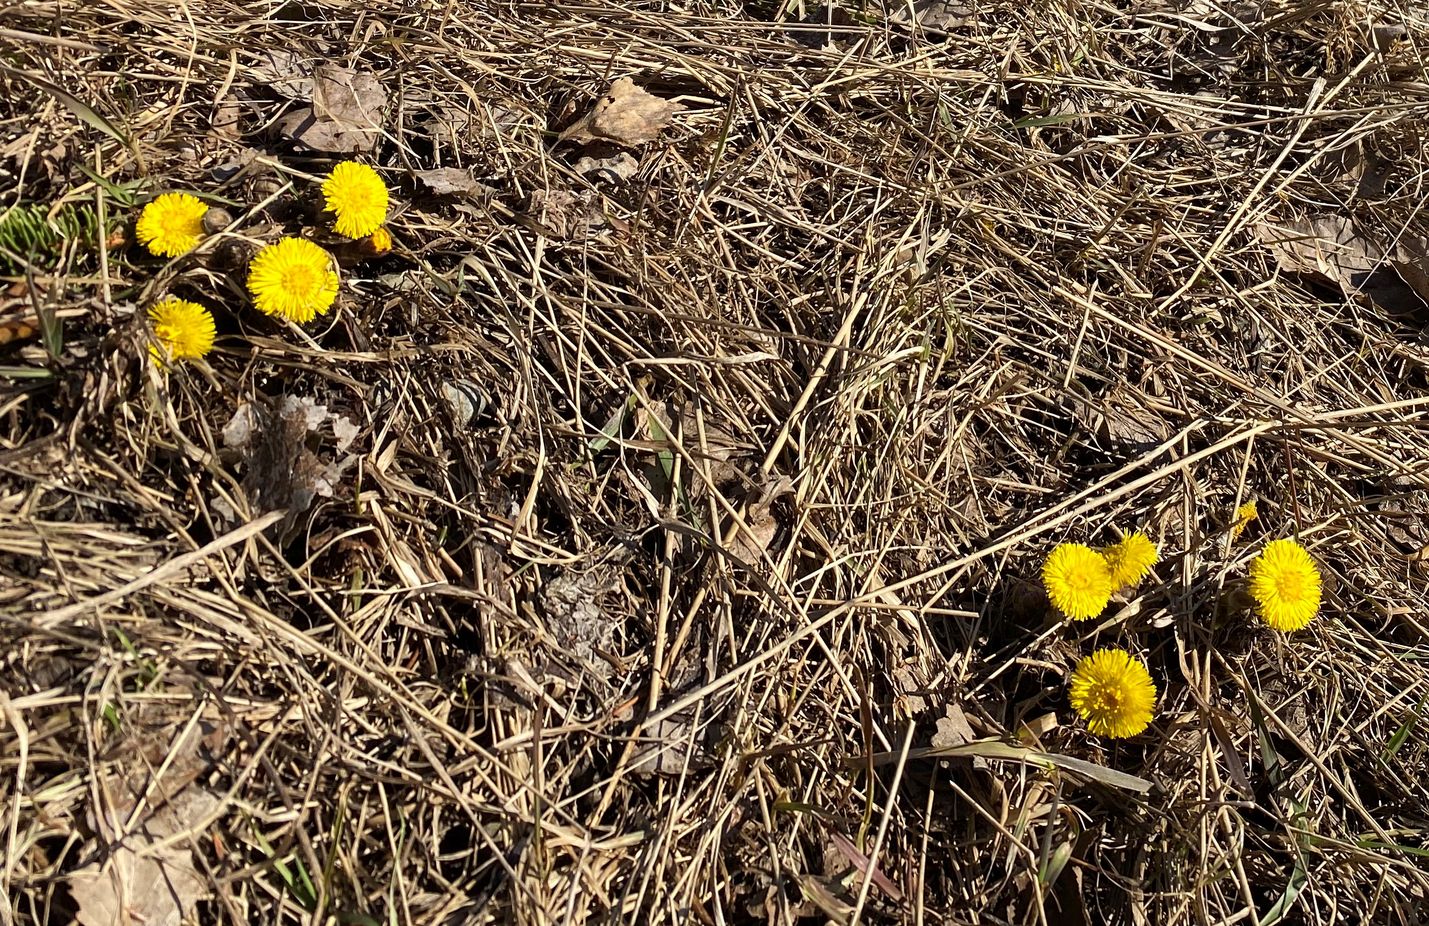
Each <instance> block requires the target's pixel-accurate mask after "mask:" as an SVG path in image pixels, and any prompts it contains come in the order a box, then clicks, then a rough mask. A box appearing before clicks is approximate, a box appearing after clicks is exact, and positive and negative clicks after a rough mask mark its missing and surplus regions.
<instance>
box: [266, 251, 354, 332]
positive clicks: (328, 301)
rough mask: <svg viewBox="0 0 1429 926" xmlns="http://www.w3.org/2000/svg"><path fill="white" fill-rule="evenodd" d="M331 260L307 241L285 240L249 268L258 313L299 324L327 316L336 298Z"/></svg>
mask: <svg viewBox="0 0 1429 926" xmlns="http://www.w3.org/2000/svg"><path fill="white" fill-rule="evenodd" d="M337 286H338V278H337V271H336V270H334V269H333V260H332V256H331V255H330V254H328V252H327V251H324V250H323V249H322V248H320V247H318V246H317V245H315V244H313V243H312V242H311V241H308V240H307V239H306V238H284V239H283V240H282V241H279V242H276V243H274V244H270V245H268V246H266V247H264V248H263V250H261V251H259V252H258V254H257V256H255V257H254V258H253V263H251V264H249V266H248V291H249V292H250V293H252V294H253V303H254V305H256V306H257V307H258V311H260V312H263V313H264V314H266V315H276V316H278V317H279V318H286V319H288V320H289V321H295V322H298V323H300V324H302V323H304V322H310V321H312V320H313V317H314V316H317V315H326V314H327V310H328V309H330V308H332V303H333V300H334V299H336V298H337Z"/></svg>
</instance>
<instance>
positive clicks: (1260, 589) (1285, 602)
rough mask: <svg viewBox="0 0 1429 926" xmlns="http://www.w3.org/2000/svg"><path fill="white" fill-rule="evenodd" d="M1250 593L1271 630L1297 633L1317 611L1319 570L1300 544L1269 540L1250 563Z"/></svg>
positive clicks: (1318, 608)
mask: <svg viewBox="0 0 1429 926" xmlns="http://www.w3.org/2000/svg"><path fill="white" fill-rule="evenodd" d="M1250 594H1251V597H1252V598H1254V599H1255V604H1256V610H1257V611H1258V612H1259V613H1260V619H1261V620H1263V621H1265V623H1266V625H1267V626H1269V627H1270V628H1271V629H1273V630H1278V631H1280V632H1281V633H1289V632H1290V631H1292V630H1299V629H1300V628H1301V627H1304V626H1305V625H1306V624H1308V623H1310V621H1311V620H1313V619H1314V617H1315V613H1316V612H1317V611H1319V610H1320V570H1319V569H1318V568H1316V566H1315V561H1314V560H1312V559H1311V558H1310V554H1309V553H1307V552H1305V548H1304V547H1302V546H1300V544H1298V543H1296V542H1295V541H1293V540H1272V541H1271V542H1270V543H1267V544H1266V545H1265V549H1264V550H1262V551H1261V553H1260V555H1259V556H1257V557H1256V558H1255V559H1253V560H1251V563H1250Z"/></svg>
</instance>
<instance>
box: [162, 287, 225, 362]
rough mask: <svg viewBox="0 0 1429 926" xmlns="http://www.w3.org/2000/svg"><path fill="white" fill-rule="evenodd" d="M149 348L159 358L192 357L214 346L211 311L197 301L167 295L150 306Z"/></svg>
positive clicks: (164, 359) (169, 359) (200, 354)
mask: <svg viewBox="0 0 1429 926" xmlns="http://www.w3.org/2000/svg"><path fill="white" fill-rule="evenodd" d="M149 323H150V326H151V328H152V329H153V332H154V343H153V344H151V345H150V350H151V352H152V353H153V355H154V357H155V359H157V360H159V361H160V362H161V363H162V362H167V361H172V360H193V359H196V358H198V357H202V356H203V355H204V354H207V353H208V352H209V351H210V350H213V338H214V334H215V329H214V325H213V315H212V314H211V313H210V312H209V311H208V309H206V308H204V307H203V306H201V305H199V304H198V303H197V302H189V301H187V300H185V299H175V298H172V297H171V298H169V299H165V300H163V301H161V302H156V303H154V304H153V305H151V306H149Z"/></svg>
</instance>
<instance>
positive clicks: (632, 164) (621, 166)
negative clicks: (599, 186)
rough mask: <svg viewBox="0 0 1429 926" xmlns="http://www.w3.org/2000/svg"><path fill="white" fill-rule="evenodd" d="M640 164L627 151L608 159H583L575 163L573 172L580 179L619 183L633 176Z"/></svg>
mask: <svg viewBox="0 0 1429 926" xmlns="http://www.w3.org/2000/svg"><path fill="white" fill-rule="evenodd" d="M639 169H640V162H639V161H637V160H635V158H634V157H633V156H632V155H631V154H630V153H629V152H628V151H621V152H618V153H617V154H614V155H612V156H610V157H608V158H592V157H584V158H581V159H580V160H579V161H576V166H575V171H576V173H578V174H580V175H581V176H582V177H589V178H591V179H592V180H595V181H602V180H603V181H605V182H606V183H621V182H623V181H625V180H629V179H630V178H631V177H633V176H635V172H636V171H637V170H639Z"/></svg>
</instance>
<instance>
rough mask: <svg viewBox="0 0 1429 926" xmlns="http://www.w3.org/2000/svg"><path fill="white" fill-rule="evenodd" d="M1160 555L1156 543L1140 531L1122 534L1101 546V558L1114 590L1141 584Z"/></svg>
mask: <svg viewBox="0 0 1429 926" xmlns="http://www.w3.org/2000/svg"><path fill="white" fill-rule="evenodd" d="M1160 555H1161V554H1160V553H1159V552H1157V550H1156V544H1154V543H1152V542H1151V538H1150V537H1148V536H1146V535H1145V534H1143V533H1142V532H1141V531H1132V532H1131V533H1129V534H1122V535H1121V539H1120V540H1119V541H1117V542H1116V543H1114V544H1112V545H1111V546H1109V547H1103V548H1102V559H1104V560H1106V566H1107V569H1109V570H1110V571H1111V586H1112V588H1113V589H1115V590H1116V591H1121V590H1122V589H1124V588H1134V587H1135V586H1137V585H1139V584H1141V580H1142V579H1144V578H1146V576H1147V574H1148V573H1149V572H1151V567H1152V566H1154V565H1156V560H1157V559H1159V558H1160Z"/></svg>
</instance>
